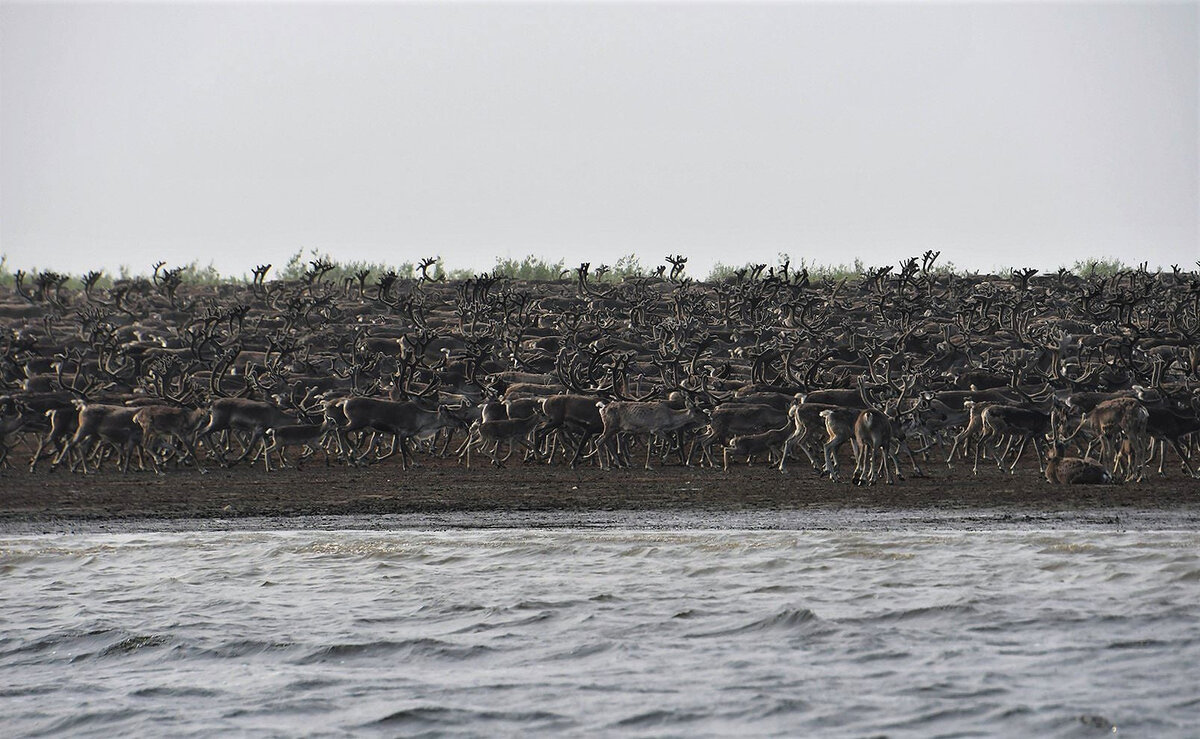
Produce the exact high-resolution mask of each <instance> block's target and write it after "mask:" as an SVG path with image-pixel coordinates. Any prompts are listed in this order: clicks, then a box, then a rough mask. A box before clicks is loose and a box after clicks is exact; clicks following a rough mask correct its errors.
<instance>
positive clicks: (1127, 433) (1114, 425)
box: [1063, 398, 1150, 482]
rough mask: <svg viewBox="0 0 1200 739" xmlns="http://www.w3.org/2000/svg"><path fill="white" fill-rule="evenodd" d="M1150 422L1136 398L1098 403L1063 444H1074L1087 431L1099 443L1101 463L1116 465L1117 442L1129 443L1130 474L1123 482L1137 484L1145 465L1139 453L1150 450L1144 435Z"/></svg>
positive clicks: (1147, 413)
mask: <svg viewBox="0 0 1200 739" xmlns="http://www.w3.org/2000/svg"><path fill="white" fill-rule="evenodd" d="M1149 420H1150V412H1149V411H1148V410H1146V406H1144V405H1142V403H1141V402H1140V401H1138V400H1136V399H1135V398H1113V399H1112V400H1106V401H1104V402H1102V403H1098V404H1097V405H1096V406H1095V407H1094V408H1092V410H1091V411H1090V412H1088V413H1085V414H1084V415H1083V419H1082V420H1081V421H1080V422H1079V426H1078V427H1077V428H1076V429H1075V432H1074V433H1072V434H1071V435H1070V436H1069V437H1067V438H1066V439H1064V440H1063V441H1064V442H1070V441H1073V440H1074V439H1075V437H1076V436H1078V435H1079V434H1080V433H1081V432H1083V431H1084V430H1085V429H1087V430H1090V431H1091V432H1092V433H1093V434H1094V435H1095V440H1096V441H1098V442H1099V443H1100V459H1101V460H1104V459H1113V460H1114V462H1115V457H1116V447H1117V444H1118V441H1117V440H1118V439H1120V438H1126V439H1128V440H1129V441H1130V442H1132V443H1133V450H1134V458H1133V459H1132V460H1130V464H1129V466H1130V474H1129V475H1128V476H1127V477H1126V478H1125V481H1129V480H1134V481H1137V482H1140V481H1141V479H1142V472H1143V469H1144V467H1145V465H1146V460H1145V459H1143V458H1142V451H1143V450H1145V449H1147V448H1148V447H1149V443H1148V438H1147V436H1148V435H1147V431H1146V427H1147V424H1148V423H1149ZM1093 443H1095V442H1093ZM1090 447H1091V445H1090V444H1089V448H1090Z"/></svg>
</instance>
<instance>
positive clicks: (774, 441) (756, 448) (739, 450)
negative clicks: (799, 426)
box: [722, 425, 792, 472]
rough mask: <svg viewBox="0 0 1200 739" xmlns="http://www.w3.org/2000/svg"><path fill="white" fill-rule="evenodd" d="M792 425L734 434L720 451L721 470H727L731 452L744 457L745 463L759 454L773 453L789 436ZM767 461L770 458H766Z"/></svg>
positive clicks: (748, 462)
mask: <svg viewBox="0 0 1200 739" xmlns="http://www.w3.org/2000/svg"><path fill="white" fill-rule="evenodd" d="M791 435H792V426H791V425H785V426H782V427H780V428H777V429H771V430H770V431H763V432H761V433H758V434H745V435H742V436H735V437H733V438H732V439H730V440H729V443H728V444H726V445H725V449H724V451H723V453H722V470H723V471H725V472H728V471H729V455H730V454H733V455H734V456H737V457H742V456H744V457H746V464H747V465H749V464H750V460H751V459H752V458H753V457H755V456H756V455H759V454H768V455H769V454H773V453H774V452H775V451H776V450H777V449H780V448H781V447H782V446H783V444H784V443H785V442H786V441H787V440H788V439H790V438H791ZM767 461H768V463H770V459H769V458H768V460H767Z"/></svg>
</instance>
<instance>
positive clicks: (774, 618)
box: [688, 608, 820, 638]
mask: <svg viewBox="0 0 1200 739" xmlns="http://www.w3.org/2000/svg"><path fill="white" fill-rule="evenodd" d="M819 621H820V619H819V618H818V617H817V614H815V613H813V612H812V611H810V610H808V609H807V608H785V609H784V610H782V611H780V612H778V613H773V614H771V615H770V616H767V617H765V618H760V619H757V620H755V621H751V622H750V623H748V624H743V625H741V626H735V627H733V628H730V629H721V630H718V631H708V632H703V633H699V634H689V635H688V636H689V637H691V638H703V637H711V636H735V635H737V634H752V633H757V632H761V631H788V630H792V629H796V628H800V627H807V626H810V625H811V624H813V623H816V622H819Z"/></svg>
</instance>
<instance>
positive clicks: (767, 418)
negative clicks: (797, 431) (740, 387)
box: [688, 403, 788, 466]
mask: <svg viewBox="0 0 1200 739" xmlns="http://www.w3.org/2000/svg"><path fill="white" fill-rule="evenodd" d="M787 420H788V417H787V413H786V412H785V411H781V410H779V409H777V408H774V407H772V406H769V405H753V404H749V403H722V404H721V405H719V406H717V407H716V408H715V409H713V411H712V413H711V414H710V415H709V422H708V428H706V429H705V432H704V434H703V435H702V436H701V437H700V438H699V439H698V441H697V446H699V447H700V461H701V464H703V462H704V461H705V460H708V463H709V465H711V466H715V465H716V463H715V462H714V460H713V458H712V446H713V444H715V443H718V442H725V441H728V440H729V439H731V438H732V437H734V436H741V435H746V434H757V433H761V432H763V431H768V430H770V429H776V428H779V427H780V426H783V425H784V424H786V423H787ZM693 451H694V450H693ZM688 458H689V461H690V459H691V455H690V454H689V455H688Z"/></svg>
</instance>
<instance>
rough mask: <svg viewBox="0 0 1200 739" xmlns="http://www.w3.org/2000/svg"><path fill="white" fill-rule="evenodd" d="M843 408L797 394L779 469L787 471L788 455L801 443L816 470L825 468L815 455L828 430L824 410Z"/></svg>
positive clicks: (789, 411) (791, 408) (789, 415)
mask: <svg viewBox="0 0 1200 739" xmlns="http://www.w3.org/2000/svg"><path fill="white" fill-rule="evenodd" d="M836 410H841V406H836V405H829V404H826V403H810V402H808V399H807V397H806V396H805V395H804V394H802V393H801V394H797V395H796V396H795V400H794V401H793V403H792V405H791V407H790V408H788V418H789V419H791V421H792V432H791V434H790V435H789V436H788V438H787V439H786V440H785V441H784V442H783V451H782V452H781V454H780V458H779V471H780V472H786V469H785V468H786V466H787V460H788V455H789V454H790V453H791V451H792V447H793V446H795V445H797V444H799V445H800V450H801V451H802V452H804V455H805V456H806V457H808V461H809V464H811V465H812V468H813V469H814V470H821V469H823V467H822V465H820V464H817V460H816V458H815V457H814V456H813V452H814V451H815V449H814V447H818V446H821V445H823V444H824V441H825V439H824V435H823V434H822V432H823V431H825V430H826V419H825V417H824V416H822V415H821V414H822V412H823V411H836Z"/></svg>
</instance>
